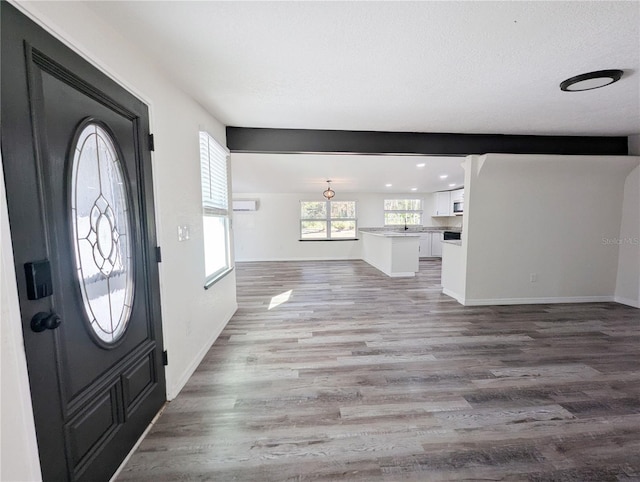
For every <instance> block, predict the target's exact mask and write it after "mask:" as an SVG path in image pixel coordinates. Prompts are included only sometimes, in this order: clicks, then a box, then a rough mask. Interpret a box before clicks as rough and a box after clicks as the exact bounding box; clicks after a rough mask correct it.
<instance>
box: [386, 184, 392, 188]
mask: <svg viewBox="0 0 640 482" xmlns="http://www.w3.org/2000/svg"><path fill="white" fill-rule="evenodd" d="M384 186H385V187H391V186H393V184H385V185H384Z"/></svg>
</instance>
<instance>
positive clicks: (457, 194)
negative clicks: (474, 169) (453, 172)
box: [451, 189, 464, 204]
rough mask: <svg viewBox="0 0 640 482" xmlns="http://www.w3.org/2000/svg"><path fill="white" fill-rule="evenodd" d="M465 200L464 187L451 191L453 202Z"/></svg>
mask: <svg viewBox="0 0 640 482" xmlns="http://www.w3.org/2000/svg"><path fill="white" fill-rule="evenodd" d="M458 201H464V189H456V190H455V191H451V203H452V204H453V203H454V202H458Z"/></svg>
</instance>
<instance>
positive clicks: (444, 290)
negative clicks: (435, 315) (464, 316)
mask: <svg viewBox="0 0 640 482" xmlns="http://www.w3.org/2000/svg"><path fill="white" fill-rule="evenodd" d="M442 293H443V294H445V295H447V296H450V297H451V298H453V299H454V300H456V301H457V302H458V303H460V304H461V305H464V297H463V296H461V295H459V294H458V293H456V292H454V291H451V290H448V289H447V288H442Z"/></svg>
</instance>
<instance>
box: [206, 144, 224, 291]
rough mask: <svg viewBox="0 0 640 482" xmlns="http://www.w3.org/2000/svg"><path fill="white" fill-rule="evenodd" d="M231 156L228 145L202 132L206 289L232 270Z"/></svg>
mask: <svg viewBox="0 0 640 482" xmlns="http://www.w3.org/2000/svg"><path fill="white" fill-rule="evenodd" d="M228 156H229V151H228V150H227V149H226V148H224V147H222V146H221V145H220V144H218V143H217V142H216V141H215V139H214V138H213V137H211V136H210V135H209V134H207V133H206V132H200V176H201V182H202V224H203V234H204V265H205V277H206V281H205V288H206V287H208V286H210V285H211V284H212V283H213V282H214V281H215V280H217V279H219V278H220V277H221V276H223V275H224V274H226V273H227V272H228V271H229V269H230V260H229V187H228V186H229V179H228V175H227V172H228V171H227V158H228Z"/></svg>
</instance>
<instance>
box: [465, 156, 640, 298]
mask: <svg viewBox="0 0 640 482" xmlns="http://www.w3.org/2000/svg"><path fill="white" fill-rule="evenodd" d="M639 161H640V158H638V157H630V156H629V157H600V156H539V155H508V154H488V155H485V156H481V157H476V156H470V157H468V158H467V160H466V166H465V169H466V171H465V204H466V205H465V208H466V212H465V220H464V230H465V237H466V240H465V241H466V242H465V243H464V244H463V247H464V248H465V249H466V250H467V272H466V300H465V303H466V304H499V303H533V302H553V301H596V300H613V298H614V292H615V288H616V277H617V270H618V245H617V244H613V243H612V244H608V243H607V242H606V240H607V239H617V238H618V237H619V236H620V228H621V219H622V202H623V190H624V184H625V178H626V177H627V175H628V174H629V172H630V171H631V170H632V169H634V167H635V166H637V165H638V163H639ZM501 219H508V220H509V222H508V223H505V224H502V223H498V222H496V221H497V220H501ZM532 273H534V274H535V275H536V276H537V279H538V281H537V282H534V283H532V282H530V275H531V274H532Z"/></svg>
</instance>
